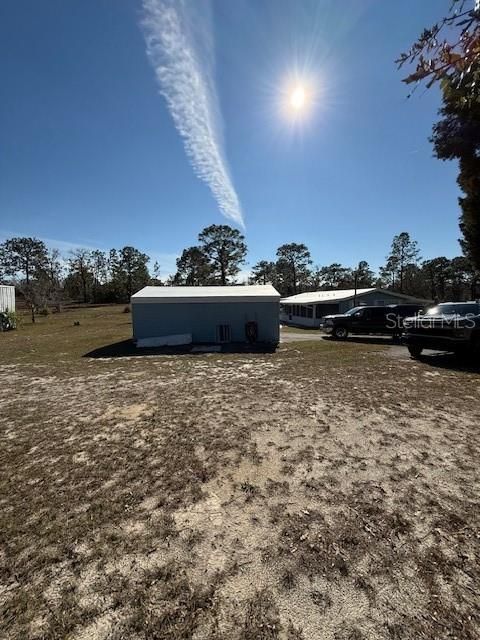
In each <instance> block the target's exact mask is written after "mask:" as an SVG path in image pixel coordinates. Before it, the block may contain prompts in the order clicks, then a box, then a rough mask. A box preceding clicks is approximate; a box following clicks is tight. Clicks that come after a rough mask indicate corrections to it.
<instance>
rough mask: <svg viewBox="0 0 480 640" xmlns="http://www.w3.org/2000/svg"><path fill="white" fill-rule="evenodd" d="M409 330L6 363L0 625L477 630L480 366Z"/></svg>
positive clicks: (355, 632)
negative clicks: (432, 354)
mask: <svg viewBox="0 0 480 640" xmlns="http://www.w3.org/2000/svg"><path fill="white" fill-rule="evenodd" d="M479 380H480V378H479V374H478V373H477V372H475V371H472V370H469V369H468V368H467V369H462V368H455V366H454V365H452V363H451V361H450V360H448V359H447V360H445V359H442V358H441V357H440V358H432V359H430V360H429V361H425V362H413V361H411V360H409V359H408V358H407V357H406V354H405V351H404V350H403V349H402V348H401V347H395V348H393V350H392V349H390V348H389V347H383V346H381V345H377V344H364V343H358V344H355V343H346V344H338V343H329V342H326V341H320V340H317V341H302V342H288V343H287V344H285V345H283V346H282V347H281V348H280V349H279V351H278V352H277V353H275V354H251V355H248V354H242V355H240V354H238V355H234V354H233V355H232V354H228V355H227V354H208V355H196V356H192V355H189V356H161V357H155V356H154V357H143V358H142V357H125V358H106V359H89V358H83V359H81V360H80V359H74V360H68V359H66V360H64V361H62V359H59V358H52V362H49V363H45V362H43V363H41V364H39V363H36V364H35V363H34V364H31V363H25V362H21V363H15V362H14V363H11V362H3V363H1V364H0V408H1V413H0V430H1V438H2V440H1V441H2V448H1V451H0V485H1V493H0V513H1V521H0V525H1V526H0V608H1V618H0V637H1V638H8V639H22V640H23V639H29V638H32V639H33V638H44V639H47V638H48V639H53V638H69V639H72V640H73V639H75V640H87V639H88V640H118V639H121V638H122V639H123V638H128V639H130V638H132V639H137V638H145V639H146V638H149V639H150V638H152V639H157V638H161V639H165V640H166V639H177V638H178V639H186V638H191V639H192V640H201V639H205V640H206V639H220V638H222V639H223V638H225V639H229V640H253V639H266V640H270V639H276V638H280V639H286V640H287V639H288V640H294V639H297V640H300V639H302V638H303V639H304V640H362V639H369V640H370V639H377V638H378V639H383V638H385V639H387V638H392V639H394V640H397V639H398V640H401V639H412V640H413V639H415V640H418V639H424V638H425V639H427V638H428V639H434V638H458V639H461V640H469V639H473V638H478V637H480V609H479V599H478V594H477V591H478V584H479V580H480V570H479V529H478V525H479V496H478V487H479V485H478V479H479V478H478V459H479V454H480V436H479V425H480V384H479Z"/></svg>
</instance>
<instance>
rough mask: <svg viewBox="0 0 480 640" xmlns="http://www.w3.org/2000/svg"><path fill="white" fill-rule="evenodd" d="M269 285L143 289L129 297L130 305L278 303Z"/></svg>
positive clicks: (277, 298) (277, 296) (274, 290)
mask: <svg viewBox="0 0 480 640" xmlns="http://www.w3.org/2000/svg"><path fill="white" fill-rule="evenodd" d="M279 300H280V294H279V293H278V291H277V290H276V289H274V288H273V287H272V285H271V284H265V285H263V284H259V285H248V286H236V285H231V286H227V287H144V288H143V289H140V291H138V292H137V293H135V294H134V295H133V296H132V297H131V302H132V304H140V303H141V304H144V303H155V302H156V303H167V304H168V303H170V304H171V303H186V302H254V301H255V302H278V301H279Z"/></svg>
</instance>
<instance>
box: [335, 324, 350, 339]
mask: <svg viewBox="0 0 480 640" xmlns="http://www.w3.org/2000/svg"><path fill="white" fill-rule="evenodd" d="M332 335H333V337H334V338H335V339H336V340H346V339H347V338H348V329H347V328H346V327H341V326H340V327H335V328H334V330H333V332H332Z"/></svg>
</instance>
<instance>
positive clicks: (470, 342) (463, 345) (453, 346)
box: [404, 302, 480, 358]
mask: <svg viewBox="0 0 480 640" xmlns="http://www.w3.org/2000/svg"><path fill="white" fill-rule="evenodd" d="M404 328H405V335H404V342H405V343H406V345H407V347H408V350H409V352H410V355H411V356H412V358H419V357H420V356H421V354H422V351H423V349H436V350H439V351H453V352H454V353H456V354H458V355H461V354H469V353H470V354H471V353H474V354H475V355H476V356H480V303H478V302H444V303H443V304H439V305H437V306H436V307H433V308H432V309H429V310H428V311H427V313H425V314H423V315H418V316H416V317H414V318H406V319H405V321H404Z"/></svg>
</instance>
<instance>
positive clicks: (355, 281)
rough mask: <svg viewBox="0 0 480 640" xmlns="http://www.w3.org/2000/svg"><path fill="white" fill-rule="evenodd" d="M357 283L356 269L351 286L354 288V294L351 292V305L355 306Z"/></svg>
mask: <svg viewBox="0 0 480 640" xmlns="http://www.w3.org/2000/svg"><path fill="white" fill-rule="evenodd" d="M357 283H358V271H355V272H354V281H353V286H354V288H355V291H354V294H353V306H354V307H356V306H357Z"/></svg>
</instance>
